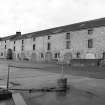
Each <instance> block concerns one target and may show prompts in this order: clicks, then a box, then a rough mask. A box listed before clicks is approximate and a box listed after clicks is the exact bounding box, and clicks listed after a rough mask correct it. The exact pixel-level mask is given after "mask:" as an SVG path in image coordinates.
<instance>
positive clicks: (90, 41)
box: [88, 39, 93, 48]
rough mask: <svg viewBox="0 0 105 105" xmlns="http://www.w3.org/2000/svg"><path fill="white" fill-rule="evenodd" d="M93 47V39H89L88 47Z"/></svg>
mask: <svg viewBox="0 0 105 105" xmlns="http://www.w3.org/2000/svg"><path fill="white" fill-rule="evenodd" d="M92 47H93V39H88V48H92Z"/></svg>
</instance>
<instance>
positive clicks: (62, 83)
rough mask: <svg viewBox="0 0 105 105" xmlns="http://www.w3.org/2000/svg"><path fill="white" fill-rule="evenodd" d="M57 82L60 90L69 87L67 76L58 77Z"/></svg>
mask: <svg viewBox="0 0 105 105" xmlns="http://www.w3.org/2000/svg"><path fill="white" fill-rule="evenodd" d="M57 84H58V88H59V89H60V90H66V89H67V78H60V79H58V80H57Z"/></svg>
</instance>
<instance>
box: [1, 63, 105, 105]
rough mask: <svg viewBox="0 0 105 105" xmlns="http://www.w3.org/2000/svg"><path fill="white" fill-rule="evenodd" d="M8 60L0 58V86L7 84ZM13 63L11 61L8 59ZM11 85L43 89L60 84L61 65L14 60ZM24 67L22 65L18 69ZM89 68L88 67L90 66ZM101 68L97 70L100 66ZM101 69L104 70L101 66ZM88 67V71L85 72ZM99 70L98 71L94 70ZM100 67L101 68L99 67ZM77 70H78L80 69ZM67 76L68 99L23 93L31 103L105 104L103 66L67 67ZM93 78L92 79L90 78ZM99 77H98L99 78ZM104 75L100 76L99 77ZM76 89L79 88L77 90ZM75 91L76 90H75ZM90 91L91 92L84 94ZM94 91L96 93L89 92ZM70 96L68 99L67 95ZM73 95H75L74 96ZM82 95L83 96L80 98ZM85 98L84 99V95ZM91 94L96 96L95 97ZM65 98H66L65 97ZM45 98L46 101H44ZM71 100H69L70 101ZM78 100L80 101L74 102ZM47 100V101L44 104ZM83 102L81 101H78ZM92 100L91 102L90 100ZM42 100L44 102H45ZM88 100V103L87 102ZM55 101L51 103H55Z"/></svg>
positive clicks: (63, 104)
mask: <svg viewBox="0 0 105 105" xmlns="http://www.w3.org/2000/svg"><path fill="white" fill-rule="evenodd" d="M7 63H8V62H7V61H5V62H4V61H0V85H6V77H7V70H8V64H7ZM9 63H10V62H9ZM11 65H13V66H14V67H11V69H10V87H11V88H26V89H29V88H43V87H53V86H57V79H59V78H61V66H60V65H56V64H44V63H40V64H38V63H35V64H33V63H15V62H11ZM18 67H22V68H18ZM87 68H88V69H87ZM97 68H98V69H97ZM101 68H102V69H101ZM83 69H84V70H85V72H84V71H83ZM95 69H96V72H95ZM100 69H101V70H100ZM77 70H78V71H77ZM102 70H103V71H102ZM64 71H65V77H67V78H68V85H70V86H71V87H72V88H71V90H72V91H71V95H70V94H69V95H67V97H66V102H65V103H62V104H61V103H60V101H59V102H58V100H59V99H58V100H57V99H55V98H54V97H55V94H53V93H49V94H46V93H31V94H29V93H28V92H25V93H22V95H23V96H24V98H25V100H26V102H27V103H28V105H35V103H36V105H48V104H49V101H48V100H47V99H48V98H49V100H50V101H52V102H55V103H53V104H54V105H68V104H70V102H71V104H75V105H84V104H85V105H94V104H95V105H105V101H104V98H105V79H102V78H104V76H105V74H104V73H105V72H104V67H91V68H90V67H86V68H83V67H82V68H81V67H75V68H74V67H69V66H67V65H66V66H65V67H64ZM89 76H90V77H92V78H90V77H89ZM93 77H95V78H93ZM96 78H97V79H96ZM99 78H101V79H99ZM75 89H76V90H75ZM74 90H75V91H74ZM78 90H79V91H78ZM81 91H85V92H88V95H87V94H85V93H84V92H81ZM89 94H94V95H89ZM71 96H72V98H71V100H70V99H68V98H70V97H71ZM73 97H74V98H73ZM79 97H81V98H80V99H79ZM83 97H84V98H83ZM90 97H93V98H92V100H91V98H90ZM63 98H64V97H63ZM44 100H45V101H44ZM69 100H70V101H69ZM76 101H77V103H75V102H76ZM44 102H45V103H44ZM79 102H80V103H79ZM89 102H91V104H90V103H89ZM42 103H43V104H42ZM86 103H88V104H86ZM53 104H52V105H53Z"/></svg>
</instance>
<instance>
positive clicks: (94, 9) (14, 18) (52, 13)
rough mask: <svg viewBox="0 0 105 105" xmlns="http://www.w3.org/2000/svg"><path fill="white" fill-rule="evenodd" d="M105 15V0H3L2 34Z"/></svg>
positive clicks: (39, 28) (0, 7) (60, 24)
mask: <svg viewBox="0 0 105 105" xmlns="http://www.w3.org/2000/svg"><path fill="white" fill-rule="evenodd" d="M102 17H105V0H0V37H3V36H8V35H12V34H15V33H16V31H21V32H22V33H29V32H34V31H38V30H42V29H48V28H51V27H57V26H62V25H68V24H72V23H76V22H80V21H86V20H90V19H96V18H102Z"/></svg>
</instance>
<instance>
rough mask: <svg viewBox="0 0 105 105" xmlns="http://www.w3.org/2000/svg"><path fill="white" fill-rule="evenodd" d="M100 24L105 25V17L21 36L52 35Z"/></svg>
mask: <svg viewBox="0 0 105 105" xmlns="http://www.w3.org/2000/svg"><path fill="white" fill-rule="evenodd" d="M100 26H105V18H100V19H95V20H90V21H85V22H80V23H75V24H71V25H65V26H60V27H55V28H51V29H46V30H41V31H37V32H32V33H27V34H24V35H22V36H21V38H28V37H39V36H44V35H52V34H56V33H63V32H69V31H76V30H82V29H89V28H94V27H100Z"/></svg>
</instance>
